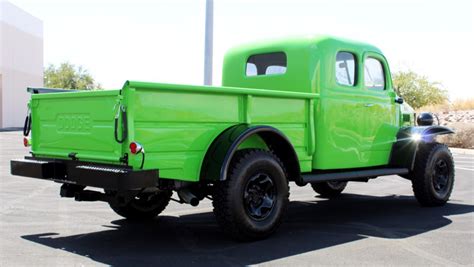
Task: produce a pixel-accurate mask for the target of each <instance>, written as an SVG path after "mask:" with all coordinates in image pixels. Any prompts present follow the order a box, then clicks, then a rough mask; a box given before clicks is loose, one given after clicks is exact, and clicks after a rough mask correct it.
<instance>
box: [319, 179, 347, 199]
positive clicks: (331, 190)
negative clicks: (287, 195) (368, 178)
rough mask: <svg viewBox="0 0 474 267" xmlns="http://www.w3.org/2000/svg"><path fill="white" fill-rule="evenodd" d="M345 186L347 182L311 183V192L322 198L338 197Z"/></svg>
mask: <svg viewBox="0 0 474 267" xmlns="http://www.w3.org/2000/svg"><path fill="white" fill-rule="evenodd" d="M346 186H347V182H321V183H312V184H311V187H312V188H313V190H314V191H315V192H316V193H318V194H319V196H320V197H323V198H335V197H338V196H339V195H340V194H341V193H342V191H344V189H345V188H346Z"/></svg>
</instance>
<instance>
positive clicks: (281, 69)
mask: <svg viewBox="0 0 474 267" xmlns="http://www.w3.org/2000/svg"><path fill="white" fill-rule="evenodd" d="M285 72H286V54H285V53H283V52H275V53H267V54H258V55H253V56H250V57H249V58H248V60H247V68H246V71H245V73H246V75H247V76H257V75H269V74H284V73H285Z"/></svg>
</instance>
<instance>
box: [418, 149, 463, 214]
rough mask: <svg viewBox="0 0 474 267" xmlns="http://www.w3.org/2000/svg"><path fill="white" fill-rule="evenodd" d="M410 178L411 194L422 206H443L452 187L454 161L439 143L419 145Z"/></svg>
mask: <svg viewBox="0 0 474 267" xmlns="http://www.w3.org/2000/svg"><path fill="white" fill-rule="evenodd" d="M411 177H412V186H413V192H414V193H415V197H416V199H417V200H418V202H419V203H420V204H421V205H422V206H427V207H433V206H442V205H444V204H445V203H446V202H447V201H448V200H449V197H450V195H451V192H452V191H453V186H454V161H453V157H452V155H451V152H450V151H449V149H448V147H447V146H446V145H444V144H439V143H431V144H423V145H420V148H419V151H418V153H417V155H416V159H415V166H414V170H413V174H412V175H411Z"/></svg>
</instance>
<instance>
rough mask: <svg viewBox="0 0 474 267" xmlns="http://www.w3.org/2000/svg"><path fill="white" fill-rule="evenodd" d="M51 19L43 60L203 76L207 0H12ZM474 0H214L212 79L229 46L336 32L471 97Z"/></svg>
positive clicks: (112, 70) (192, 78) (151, 77)
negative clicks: (370, 46)
mask: <svg viewBox="0 0 474 267" xmlns="http://www.w3.org/2000/svg"><path fill="white" fill-rule="evenodd" d="M9 1H10V2H11V3H13V4H15V5H16V6H18V7H20V8H22V9H24V10H25V11H27V12H29V13H30V14H32V15H34V16H36V17H38V18H39V19H41V20H42V21H43V23H44V25H43V26H44V63H45V65H47V64H50V63H51V64H59V63H61V62H64V61H69V62H70V63H73V64H76V65H82V66H84V67H85V68H86V69H88V70H89V71H90V73H91V74H92V75H93V76H94V78H95V79H96V80H97V81H98V82H99V83H101V84H102V86H103V87H104V88H111V89H112V88H121V86H122V85H123V83H124V82H125V80H142V81H153V82H166V83H181V84H203V64H204V63H203V57H204V21H205V0H161V1H160V0H155V1H151V0H150V1H145V0H136V1H131V0H126V1H120V0H9ZM473 6H474V4H473V1H471V0H449V1H448V0H443V1H438V0H361V1H349V0H313V1H310V0H285V1H279V0H253V1H250V0H242V1H236V0H227V1H226V0H214V57H213V65H214V69H213V84H214V85H220V84H221V74H222V73H221V67H222V61H223V57H224V54H225V52H226V51H227V49H229V48H231V47H233V46H236V45H239V44H242V43H248V42H252V41H258V40H266V39H272V38H280V37H285V36H299V35H309V34H330V35H334V36H339V37H344V38H349V39H354V40H358V41H363V42H368V43H371V44H373V45H375V46H377V47H378V48H380V49H381V50H382V51H383V53H384V54H385V56H386V57H387V59H388V61H389V64H390V68H391V70H392V72H396V71H400V70H409V69H410V70H413V71H415V72H417V73H419V74H421V75H425V76H427V77H428V78H429V79H430V80H432V81H437V82H440V83H441V84H442V85H443V86H444V88H446V89H447V90H448V92H449V94H450V98H451V99H452V100H455V99H459V98H466V97H474V86H473V83H472V82H471V77H473V76H474V74H473V73H472V72H473V71H474V67H473V64H474V52H473V48H474V23H473V21H474V19H473V13H474V9H473Z"/></svg>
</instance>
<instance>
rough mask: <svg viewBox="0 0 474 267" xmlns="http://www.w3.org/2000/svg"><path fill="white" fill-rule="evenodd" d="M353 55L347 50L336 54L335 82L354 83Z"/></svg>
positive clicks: (350, 84)
mask: <svg viewBox="0 0 474 267" xmlns="http://www.w3.org/2000/svg"><path fill="white" fill-rule="evenodd" d="M355 62H356V61H355V56H354V54H352V53H349V52H338V53H337V55H336V82H337V83H338V84H340V85H348V86H354V85H355V79H354V78H355V70H356V66H355V64H356V63H355Z"/></svg>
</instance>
